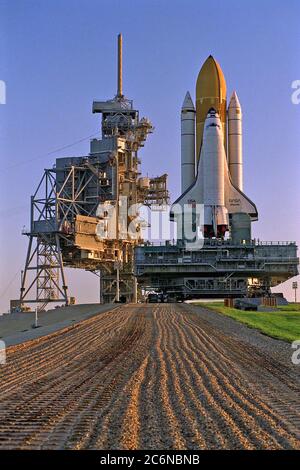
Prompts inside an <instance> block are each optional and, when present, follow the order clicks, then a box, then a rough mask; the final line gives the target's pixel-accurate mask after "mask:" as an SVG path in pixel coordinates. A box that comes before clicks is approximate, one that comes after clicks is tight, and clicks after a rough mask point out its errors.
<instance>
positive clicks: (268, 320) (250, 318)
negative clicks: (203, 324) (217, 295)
mask: <svg viewBox="0 0 300 470" xmlns="http://www.w3.org/2000/svg"><path fill="white" fill-rule="evenodd" d="M197 305H199V306H202V307H206V308H210V309H212V310H214V311H215V312H219V313H222V314H223V315H226V316H228V317H230V318H233V319H234V320H237V321H239V322H240V323H244V324H245V325H247V326H249V327H250V328H255V329H257V330H259V331H261V332H262V333H264V334H266V335H268V336H271V337H272V338H276V339H282V340H284V341H288V342H292V341H294V340H295V339H300V304H289V305H284V306H281V307H278V308H279V311H278V312H255V311H253V312H252V311H246V312H245V311H243V310H238V309H236V308H231V307H224V304H223V302H201V303H197Z"/></svg>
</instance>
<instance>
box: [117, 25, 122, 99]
mask: <svg viewBox="0 0 300 470" xmlns="http://www.w3.org/2000/svg"><path fill="white" fill-rule="evenodd" d="M122 85H123V83H122V34H119V35H118V96H123V90H122Z"/></svg>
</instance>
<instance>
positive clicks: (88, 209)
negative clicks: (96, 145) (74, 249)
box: [20, 157, 107, 309]
mask: <svg viewBox="0 0 300 470" xmlns="http://www.w3.org/2000/svg"><path fill="white" fill-rule="evenodd" d="M83 162H84V163H83V165H82V166H70V167H69V168H67V169H66V167H63V168H62V169H57V168H53V169H46V170H45V172H44V174H43V177H42V179H41V181H40V183H39V185H38V187H37V189H36V191H35V193H34V195H33V196H32V197H31V210H30V229H29V230H25V231H23V233H24V234H26V235H27V236H28V237H29V244H28V250H27V256H26V261H25V269H24V272H23V275H22V283H21V295H20V303H21V305H22V304H25V303H34V302H35V303H38V304H39V309H42V308H44V307H45V306H46V305H47V304H48V303H49V302H64V303H65V304H66V305H67V304H68V302H69V300H68V294H67V292H68V287H67V285H66V280H65V273H64V263H63V252H62V245H64V246H65V245H68V244H70V237H71V235H72V221H73V220H74V217H75V216H76V215H77V214H84V215H87V216H93V215H95V212H96V209H97V205H98V204H99V200H101V196H103V198H105V197H107V194H105V193H106V191H105V189H106V185H105V183H104V184H103V180H102V178H101V176H102V173H103V172H102V171H101V168H100V165H97V166H94V165H93V164H92V163H90V161H89V158H88V157H87V158H85V159H83ZM59 173H62V178H61V179H62V182H61V183H58V182H57V181H58V179H57V175H58V174H59ZM91 184H92V185H93V186H94V188H95V192H94V194H93V195H89V197H88V198H87V197H86V195H85V190H86V188H87V187H88V186H89V185H91ZM29 273H32V274H33V275H32V276H31V279H30V280H29V281H28V277H29ZM27 281H28V284H29V285H28V286H26V285H27ZM34 291H35V294H34ZM30 296H31V297H32V298H30Z"/></svg>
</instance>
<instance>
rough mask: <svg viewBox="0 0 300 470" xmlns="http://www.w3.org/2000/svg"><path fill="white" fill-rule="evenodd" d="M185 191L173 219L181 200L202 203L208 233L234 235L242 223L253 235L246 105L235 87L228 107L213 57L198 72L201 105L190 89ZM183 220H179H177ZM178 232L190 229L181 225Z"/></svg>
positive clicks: (184, 128) (184, 118)
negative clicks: (246, 181) (246, 173)
mask: <svg viewBox="0 0 300 470" xmlns="http://www.w3.org/2000/svg"><path fill="white" fill-rule="evenodd" d="M181 190H182V194H181V196H180V197H179V198H178V199H177V200H176V201H175V202H174V204H173V206H172V209H171V220H176V215H174V214H175V212H174V211H173V207H174V206H175V205H177V207H178V205H179V206H181V207H182V208H183V207H195V206H196V205H197V204H202V205H203V206H204V214H203V218H204V220H202V223H201V227H202V232H203V236H204V238H224V237H225V235H226V234H228V235H229V237H230V236H231V232H234V233H235V232H236V231H237V230H236V228H237V227H241V226H243V227H244V228H245V227H246V228H247V230H248V231H247V230H246V233H247V234H248V235H246V238H251V222H253V221H255V220H257V219H258V213H257V209H256V206H255V204H254V203H253V202H252V201H251V200H250V199H249V198H248V197H247V196H246V194H245V193H244V192H243V155H242V111H241V105H240V103H239V99H238V97H237V94H236V92H233V94H232V96H231V99H230V102H229V106H228V108H227V104H226V82H225V78H224V75H223V72H222V70H221V67H220V65H219V64H218V63H217V61H216V60H215V59H214V58H213V57H212V56H209V57H208V58H207V60H206V61H205V63H204V64H203V66H202V68H201V70H200V72H199V75H198V79H197V84H196V109H195V107H194V104H193V101H192V98H191V95H190V94H189V92H187V94H186V96H185V99H184V102H183V105H182V109H181ZM179 220H180V222H179ZM183 220H184V218H182V217H181V218H180V219H177V224H178V223H183ZM239 230H240V228H239ZM178 233H184V230H183V231H182V229H181V227H180V230H179V232H178ZM238 233H242V231H241V230H240V231H239V232H238ZM243 233H245V230H244V231H243Z"/></svg>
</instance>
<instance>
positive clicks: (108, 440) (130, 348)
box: [0, 304, 300, 449]
mask: <svg viewBox="0 0 300 470" xmlns="http://www.w3.org/2000/svg"><path fill="white" fill-rule="evenodd" d="M226 322H227V323H226ZM231 325H232V326H231ZM239 328H241V334H240V335H239ZM251 335H253V338H254V339H253V341H252V340H251ZM258 335H259V337H260V338H259V340H258V339H257V338H258ZM264 338H265V339H264ZM268 343H270V347H267V346H268ZM276 344H278V345H279V346H278V348H279V349H280V344H281V342H276V340H272V339H270V338H266V337H264V336H263V335H260V334H258V333H257V332H256V331H253V330H250V329H247V328H246V327H244V326H243V325H239V324H237V323H235V322H233V321H232V320H230V319H226V318H222V319H221V317H220V315H218V314H216V313H214V312H208V311H207V310H205V309H202V308H201V307H192V306H189V305H185V304H177V305H176V304H157V305H156V304H152V305H151V304H150V305H149V304H148V305H147V304H145V305H124V306H119V307H118V308H117V309H115V310H113V311H108V312H105V313H101V314H99V315H97V316H95V317H93V318H90V319H88V320H84V321H82V322H80V323H78V324H76V325H73V326H70V327H67V328H65V329H63V330H60V331H59V332H56V333H53V334H51V335H49V336H46V337H43V338H40V339H36V340H33V341H30V342H27V343H23V344H21V345H18V346H12V347H10V348H9V349H8V354H7V356H8V357H7V364H6V365H5V366H1V368H0V374H1V381H0V449H281V448H283V449H291V448H292V449H295V448H299V447H300V446H299V434H298V431H299V417H300V410H299V379H298V376H299V370H298V369H297V368H296V367H295V366H293V365H292V363H291V361H290V360H289V361H288V360H287V361H284V359H283V357H284V354H281V353H280V351H279V353H278V354H277V353H276V352H275V351H276V349H278V348H277V346H276Z"/></svg>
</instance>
